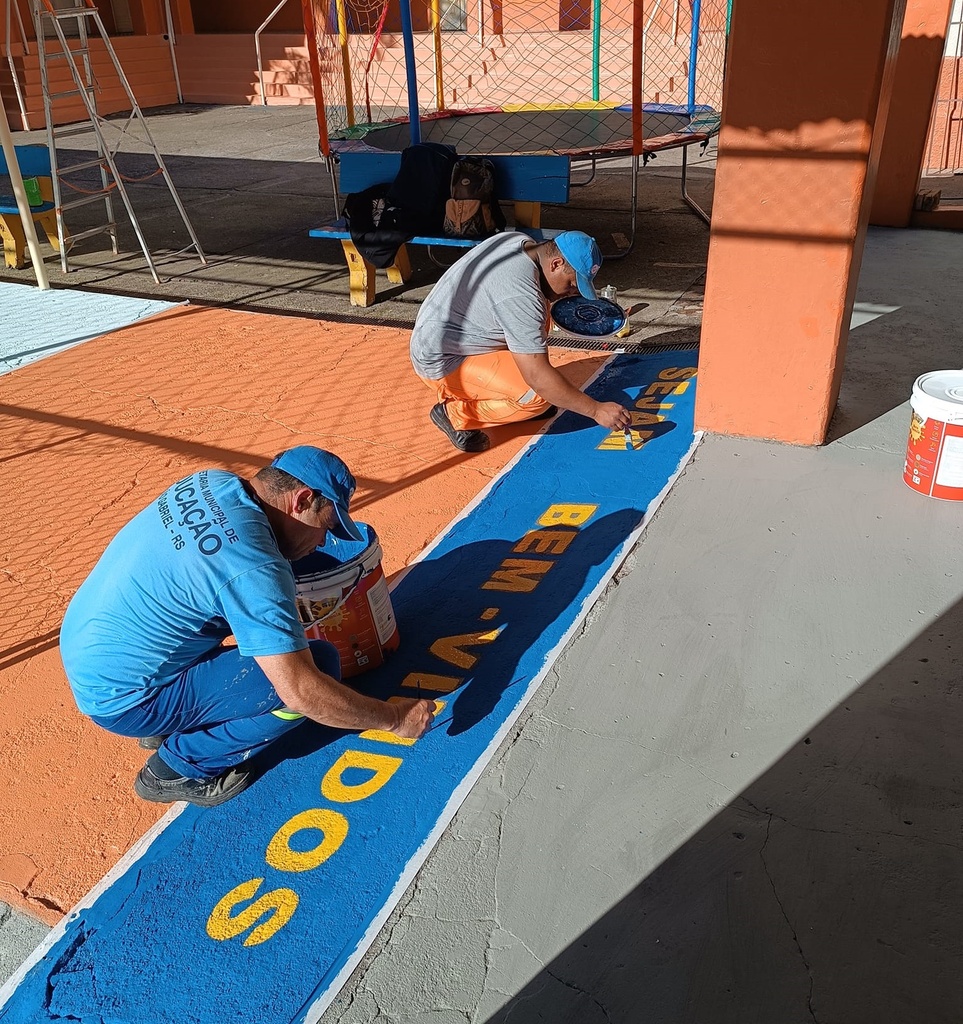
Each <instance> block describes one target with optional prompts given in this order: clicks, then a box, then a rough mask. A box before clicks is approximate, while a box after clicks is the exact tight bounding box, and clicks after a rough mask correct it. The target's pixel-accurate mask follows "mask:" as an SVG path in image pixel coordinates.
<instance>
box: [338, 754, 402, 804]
mask: <svg viewBox="0 0 963 1024" xmlns="http://www.w3.org/2000/svg"><path fill="white" fill-rule="evenodd" d="M400 767H401V758H400V757H389V756H388V755H387V754H371V753H368V752H367V751H363V750H346V751H345V752H344V753H343V754H342V755H341V756H340V757H339V758H338V760H337V761H335V762H334V764H333V765H331V767H330V768H329V769H328V770H327V771H326V772H325V773H324V778H323V779H322V780H321V792H322V793H323V794H324V796H326V797H327V798H328V799H329V800H330V801H331V802H332V803H335V804H350V803H354V802H355V801H357V800H365V799H367V797H369V796H371V794H372V793H377V792H378V790H379V789H381V787H382V786H383V785H384V784H385V783H386V782H387V781H388V779H390V778H391V776H392V775H394V773H395V772H396V771H397V770H398V769H399V768H400ZM349 768H361V769H363V770H365V771H369V772H371V774H370V775H369V776H368V778H366V779H365V780H364V782H359V783H356V784H354V785H348V784H347V783H345V782H344V780H343V779H342V776H343V775H344V773H345V772H346V771H347V770H348V769H349ZM339 817H340V815H339Z"/></svg>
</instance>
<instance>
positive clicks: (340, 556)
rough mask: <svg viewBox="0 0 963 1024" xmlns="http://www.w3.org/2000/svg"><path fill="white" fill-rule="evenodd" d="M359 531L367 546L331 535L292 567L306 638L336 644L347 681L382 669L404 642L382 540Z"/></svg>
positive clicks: (367, 529)
mask: <svg viewBox="0 0 963 1024" xmlns="http://www.w3.org/2000/svg"><path fill="white" fill-rule="evenodd" d="M358 527H359V528H360V530H361V532H362V533H363V534H364V535H365V540H364V541H347V540H341V539H340V538H338V537H333V536H331V535H329V536H328V539H327V540H326V541H325V544H324V547H320V548H317V549H316V550H315V551H313V552H312V553H311V554H310V555H308V556H307V557H306V558H301V559H299V560H298V561H297V562H295V563H294V565H293V566H292V568H293V569H294V584H295V591H296V595H297V596H296V598H295V600H296V603H297V607H298V615H299V617H300V619H301V624H302V625H303V626H304V632H305V634H306V635H307V636H308V637H309V638H310V639H312V640H327V641H328V643H331V644H334V646H335V647H336V648H337V649H338V654H339V655H340V656H341V674H342V676H343V677H344V678H348V677H350V676H356V675H360V674H361V673H362V672H367V671H368V669H372V668H375V667H376V666H378V665H380V664H382V662H383V661H384V656H385V652H386V651H393V650H396V649H397V647H398V644H399V642H400V638H399V636H398V623H397V621H396V620H395V613H394V609H393V608H392V607H391V595H390V594H389V593H388V581H387V580H386V579H385V574H384V570H383V569H382V568H381V545H380V544H379V543H378V536H377V534H376V533H375V532H374V530H373V529H372V528H371V527H370V526H367V525H365V524H364V523H358Z"/></svg>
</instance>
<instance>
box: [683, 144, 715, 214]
mask: <svg viewBox="0 0 963 1024" xmlns="http://www.w3.org/2000/svg"><path fill="white" fill-rule="evenodd" d="M688 152H689V147H688V146H683V147H682V200H683V202H684V203H685V204H686V205H687V206H688V207H689V208H690V209H691V210H692V211H693V212H694V213H695V214H696V216H697V217H699V219H700V220H702V221H703V222H704V223H705V225H706V227H708V226H709V224H710V220H709V214H707V213H706V211H705V210H703V209H702V207H701V206H700V205H699V204H698V203H697V202H696V201H695V200H694V199H693V198H692V196H690V195H689V193H688V191H687V189H686V180H687V178H686V169H687V166H688V161H687V160H686V156H687V154H688Z"/></svg>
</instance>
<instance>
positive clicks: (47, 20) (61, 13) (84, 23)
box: [33, 0, 207, 284]
mask: <svg viewBox="0 0 963 1024" xmlns="http://www.w3.org/2000/svg"><path fill="white" fill-rule="evenodd" d="M55 3H56V6H55ZM33 16H34V24H35V28H36V33H37V51H38V54H39V58H40V61H39V64H40V84H41V89H42V92H43V105H44V115H45V117H46V121H47V145H48V148H49V150H50V165H51V172H52V177H53V194H54V204H55V206H56V212H57V232H58V234H59V236H60V264H61V267H62V268H63V271H64V273H67V272H68V270H69V266H68V253H69V250H70V248H71V246H72V245H73V244H74V243H76V242H78V241H80V240H81V239H82V238H88V237H90V236H91V235H98V234H107V235H109V236H110V243H111V248H112V250H113V251H114V253H117V252H119V250H118V247H117V220H116V217H115V213H114V206H115V201H114V198H115V197H114V193H115V192H116V194H117V196H119V197H120V199H121V202H122V203H123V206H124V209H125V210H126V212H127V217H128V219H129V220H130V224H131V227H133V229H134V233H135V234H136V235H137V240H138V242H139V243H140V248H141V251H142V252H143V254H144V259H145V260H146V261H147V266H148V267H149V268H150V272H151V276H152V277H153V278H154V281H155V283H157V284H160V280H161V279H160V277H159V275H158V273H157V266H156V264H155V262H154V257H153V256H152V255H151V251H150V248H149V247H148V245H147V241H146V239H145V238H144V234H143V232H142V231H141V228H140V224H139V223H138V221H137V215H136V213H135V212H134V207H133V205H132V203H131V200H130V195H129V192H128V188H127V185H128V184H131V183H133V182H134V181H145V180H147V179H148V178H152V177H155V176H156V175H158V174H160V175H162V176H163V178H164V181H165V183H166V185H167V188H168V189H169V191H170V194H171V198H172V199H173V201H174V205H175V206H176V208H177V212H178V214H179V215H180V219H181V221H182V223H183V224H184V227H185V228H186V229H187V233H188V235H189V236H190V239H191V241H190V244H189V245H187V246H185V247H184V248H183V249H180V250H178V252H176V253H173V254H172V255H173V256H179V255H181V254H183V253H186V252H191V251H193V252H194V253H196V255H197V258H198V260H199V261H200V262H201V264H202V265H206V264H207V258H206V257H205V255H204V251H203V249H202V248H201V243H200V241H199V240H198V238H197V235H196V234H195V233H194V228H193V227H192V225H191V222H190V219H189V218H188V216H187V211H186V210H185V209H184V206H183V204H182V203H181V200H180V197H179V196H178V194H177V190H176V189H175V188H174V183H173V181H172V180H171V176H170V174H169V173H168V171H167V167H166V165H165V164H164V159H163V157H162V156H161V154H160V152H159V151H158V149H157V145H156V144H155V142H154V139H153V137H152V136H151V133H150V129H149V128H148V126H147V121H146V119H145V117H144V114H143V112H142V111H141V109H140V106H139V105H138V103H137V99H136V97H135V96H134V93H133V91H132V90H131V87H130V82H129V81H128V79H127V75H126V74H124V69H123V68H122V67H121V65H120V61H119V60H118V59H117V53H116V51H115V50H114V47H113V45H112V44H111V41H110V37H109V36H108V34H107V30H106V29H105V28H104V23H103V21H102V20H101V17H100V14H99V13H98V11H97V8H96V7H95V6H94V4H93V3H92V2H91V0H54V2H51V0H33ZM48 29H52V34H51V33H49V32H48V31H47V30H48ZM71 30H72V31H71ZM68 33H69V35H70V36H71V37H72V38H73V39H74V40H75V43H76V45H74V46H71V45H70V41H69V40H68ZM98 38H99V39H100V41H101V42H102V43H103V45H104V48H105V49H106V52H107V55H108V56H109V57H110V59H111V61H112V63H113V65H114V71H115V72H116V74H117V78H118V80H119V81H120V83H121V85H122V86H123V88H124V91H125V92H126V94H127V100H128V103H129V104H130V114H129V115H128V116H127V118H126V120H123V119H121V118H117V119H114V120H108V119H107V118H105V117H103V116H102V115H101V114H99V113H98V111H97V92H98V90H99V88H100V87H99V85H98V83H97V80H96V77H95V75H94V71H93V67H92V64H91V56H90V42H91V39H98ZM58 61H61V62H65V63H66V65H67V67H68V69H69V71H70V76H71V78H72V79H73V85H74V88H72V89H67V90H65V91H60V92H51V89H50V80H49V75H48V65H49V64H51V63H54V62H58ZM69 96H79V97H80V100H81V101H82V103H83V105H84V108H85V110H86V111H87V119H86V120H83V121H78V122H75V123H73V124H68V125H62V126H55V125H54V120H53V104H54V101H55V100H58V99H64V98H66V97H69ZM82 135H93V142H94V147H95V149H96V156H95V157H94V156H92V157H91V159H89V160H81V161H79V162H76V163H71V164H63V163H62V162H61V160H60V158H59V157H58V154H57V147H58V145H60V144H62V143H63V140H65V139H69V138H76V137H78V136H82ZM108 139H109V140H110V141H109V142H108ZM125 142H127V143H131V142H133V143H135V144H137V145H139V146H141V147H143V148H145V149H146V153H145V154H141V155H147V154H149V155H150V156H151V157H152V158H153V160H154V162H155V163H156V169H155V170H153V171H151V172H150V173H149V174H147V175H146V176H142V177H139V178H137V179H132V178H130V177H125V176H124V175H122V174H121V172H120V171H119V170H118V167H117V161H116V157H117V154H118V153H119V152H120V151H121V148H122V146H123V145H124V143H125ZM93 168H98V170H99V177H100V186H99V187H95V188H90V187H89V182H88V184H86V185H81V184H80V183H78V182H77V181H75V180H72V176H75V175H83V174H84V172H86V171H90V170H91V169H93ZM65 192H66V193H67V195H66V196H65ZM93 203H102V204H103V210H104V213H105V217H106V219H105V221H104V222H103V223H101V224H98V225H97V226H96V227H90V228H86V229H84V230H82V231H78V232H73V233H71V232H70V231H69V230H68V228H67V225H66V224H65V220H64V215H65V214H66V213H67V212H68V211H69V210H72V209H76V208H77V207H79V206H87V205H90V204H93Z"/></svg>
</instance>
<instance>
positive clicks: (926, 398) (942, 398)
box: [903, 370, 963, 501]
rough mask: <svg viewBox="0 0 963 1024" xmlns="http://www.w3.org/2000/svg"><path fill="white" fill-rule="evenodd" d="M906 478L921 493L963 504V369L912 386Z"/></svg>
mask: <svg viewBox="0 0 963 1024" xmlns="http://www.w3.org/2000/svg"><path fill="white" fill-rule="evenodd" d="M910 407H911V409H912V411H913V415H912V418H911V420H910V432H909V441H908V442H907V445H906V463H905V465H904V467H903V479H904V480H905V481H906V483H907V484H908V485H909V486H910V487H912V488H913V490H914V491H919V492H920V494H927V495H929V496H930V497H933V498H944V499H945V500H947V501H963V370H933V371H932V372H930V373H924V374H923V375H922V376H921V377H919V378H918V379H917V381H916V383H915V384H914V385H913V394H912V397H911V398H910Z"/></svg>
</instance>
